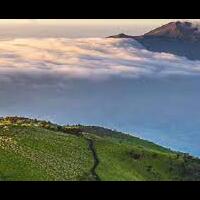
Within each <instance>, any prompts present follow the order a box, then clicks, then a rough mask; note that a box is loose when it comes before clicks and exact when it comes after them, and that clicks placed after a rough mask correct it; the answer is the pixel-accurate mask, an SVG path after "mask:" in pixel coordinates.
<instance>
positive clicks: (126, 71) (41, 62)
mask: <svg viewBox="0 0 200 200" xmlns="http://www.w3.org/2000/svg"><path fill="white" fill-rule="evenodd" d="M170 75H176V76H177V75H178V76H187V75H200V61H190V60H188V59H187V58H184V57H179V56H175V55H173V54H168V53H155V52H151V51H148V50H146V49H145V48H143V47H142V46H141V45H140V44H139V43H138V42H136V41H135V40H132V39H108V38H88V39H66V38H45V39H42V38H40V39H36V38H27V39H10V40H2V41H1V42H0V82H1V83H3V82H4V83H6V82H10V81H15V82H21V83H23V81H25V82H26V83H27V81H31V82H35V84H37V83H39V84H42V83H43V84H45V81H46V82H48V84H50V82H52V83H53V84H54V82H55V81H57V80H60V81H63V80H66V79H69V78H78V79H91V80H105V79H108V78H110V77H116V76H117V77H123V78H139V77H156V78H158V77H166V76H170ZM60 81H59V82H60Z"/></svg>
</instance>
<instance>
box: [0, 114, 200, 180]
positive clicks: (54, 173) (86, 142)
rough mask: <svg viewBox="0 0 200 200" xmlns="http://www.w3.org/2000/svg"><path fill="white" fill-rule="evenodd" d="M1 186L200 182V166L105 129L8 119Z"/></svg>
mask: <svg viewBox="0 0 200 200" xmlns="http://www.w3.org/2000/svg"><path fill="white" fill-rule="evenodd" d="M0 180H2V181H8V180H12V181H15V180H44V181H48V180H60V181H63V180H81V181H82V180H86V181H89V180H97V181H100V180H102V181H104V180H106V181H110V180H122V181H124V180H200V160H199V159H197V158H194V157H192V156H190V155H188V154H184V153H180V152H174V151H171V150H169V149H166V148H163V147H161V146H158V145H156V144H153V143H151V142H148V141H145V140H141V139H139V138H136V137H133V136H130V135H126V134H123V133H120V132H116V131H112V130H109V129H104V128H101V127H94V126H81V125H77V126H59V125H56V124H52V123H50V122H46V121H38V120H32V119H27V118H19V117H7V118H1V119H0Z"/></svg>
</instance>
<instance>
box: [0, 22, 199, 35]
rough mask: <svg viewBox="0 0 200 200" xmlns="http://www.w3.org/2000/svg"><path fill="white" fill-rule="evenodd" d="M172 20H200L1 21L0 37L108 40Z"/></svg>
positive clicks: (140, 32)
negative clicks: (95, 38)
mask: <svg viewBox="0 0 200 200" xmlns="http://www.w3.org/2000/svg"><path fill="white" fill-rule="evenodd" d="M171 21H192V22H194V23H197V22H199V20H197V19H190V20H187V19H186V20H184V19H60V20H56V19H15V20H14V19H13V20H12V19H7V20H6V19H4V20H3V19H1V20H0V29H1V31H0V37H3V38H4V37H14V38H16V37H67V38H84V37H107V36H110V35H114V34H118V33H125V34H130V35H142V34H144V33H146V32H148V31H150V30H152V29H154V28H157V27H159V26H161V25H164V24H166V23H169V22H171Z"/></svg>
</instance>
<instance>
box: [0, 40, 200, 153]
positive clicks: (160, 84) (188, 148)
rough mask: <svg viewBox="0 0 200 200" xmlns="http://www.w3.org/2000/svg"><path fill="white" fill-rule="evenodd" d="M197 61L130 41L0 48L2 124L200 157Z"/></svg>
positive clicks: (0, 44) (6, 43)
mask: <svg viewBox="0 0 200 200" xmlns="http://www.w3.org/2000/svg"><path fill="white" fill-rule="evenodd" d="M199 75H200V61H191V60H188V59H186V58H184V57H178V56H176V55H172V54H167V53H155V52H150V51H148V50H146V49H145V48H144V47H142V46H141V45H140V44H139V43H138V42H136V41H135V40H132V39H108V38H88V39H66V38H21V39H19V38H18V39H10V40H6V39H4V40H3V39H2V40H1V41H0V116H7V115H18V116H27V117H32V118H41V119H46V120H51V121H53V122H56V123H59V124H66V123H70V124H77V123H80V124H88V125H99V126H105V127H108V128H114V129H117V130H122V131H125V132H129V133H133V134H137V136H139V137H142V138H145V139H148V140H151V141H153V142H156V143H158V144H162V145H164V146H167V147H170V148H173V149H176V150H182V151H185V152H190V153H192V154H193V155H197V156H200V151H199V141H200V134H199V130H200V104H199V102H200V93H199V85H200V79H199Z"/></svg>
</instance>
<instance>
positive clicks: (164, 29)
mask: <svg viewBox="0 0 200 200" xmlns="http://www.w3.org/2000/svg"><path fill="white" fill-rule="evenodd" d="M144 36H146V37H149V36H151V37H165V38H172V39H182V40H192V41H196V40H198V39H200V32H199V29H198V28H197V27H195V26H194V25H193V24H192V23H191V22H180V21H177V22H170V23H168V24H165V25H163V26H161V27H159V28H156V29H154V30H152V31H150V32H148V33H146V34H144Z"/></svg>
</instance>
